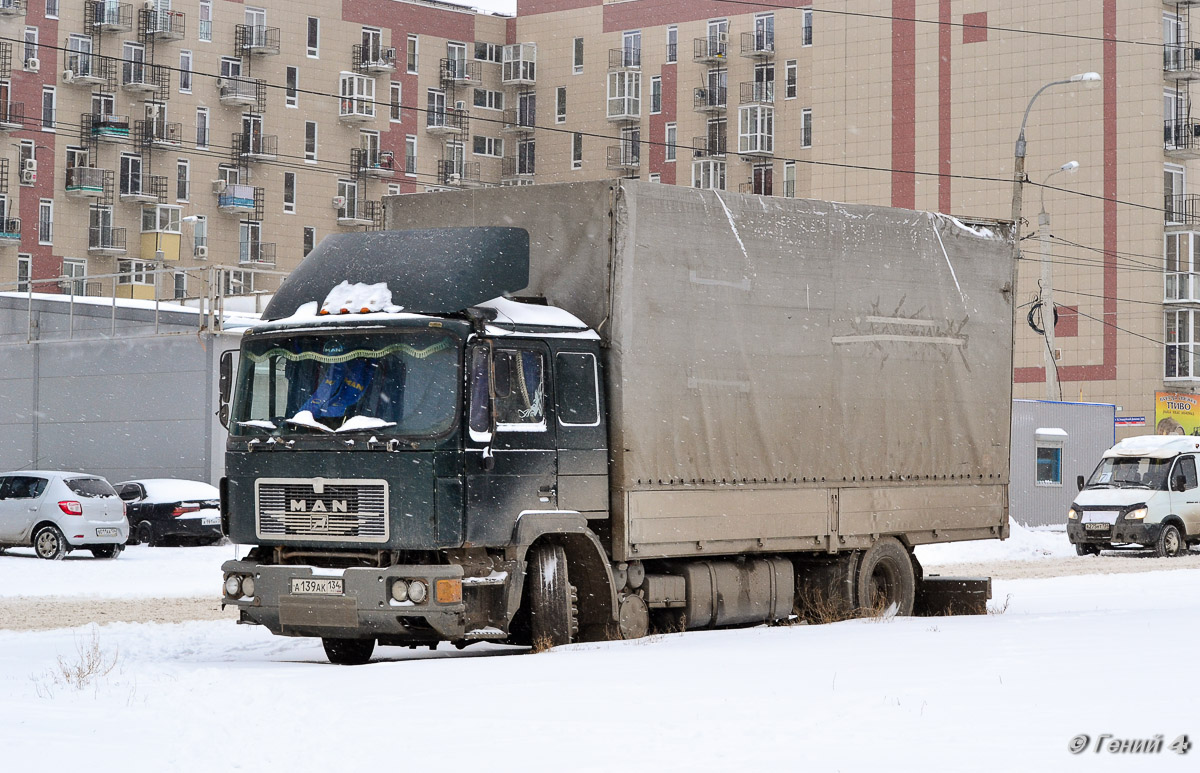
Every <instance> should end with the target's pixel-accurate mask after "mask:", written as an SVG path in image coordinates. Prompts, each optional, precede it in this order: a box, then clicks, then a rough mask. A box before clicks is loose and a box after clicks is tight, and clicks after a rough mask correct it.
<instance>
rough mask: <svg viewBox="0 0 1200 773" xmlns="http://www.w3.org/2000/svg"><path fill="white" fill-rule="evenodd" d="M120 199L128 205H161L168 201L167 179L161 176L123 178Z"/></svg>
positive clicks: (148, 175)
mask: <svg viewBox="0 0 1200 773" xmlns="http://www.w3.org/2000/svg"><path fill="white" fill-rule="evenodd" d="M120 197H121V201H124V202H126V203H128V202H141V203H143V204H161V203H163V202H165V201H166V200H167V178H166V177H163V176H162V175H159V174H141V175H128V176H126V177H122V178H121V192H120Z"/></svg>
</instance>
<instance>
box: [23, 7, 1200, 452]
mask: <svg viewBox="0 0 1200 773" xmlns="http://www.w3.org/2000/svg"><path fill="white" fill-rule="evenodd" d="M1198 4H1200V0H1183V1H1182V2H1171V3H1166V4H1163V3H1160V2H1158V1H1157V0H1051V1H1050V2H1045V1H1044V0H1040V1H1039V0H1012V2H1008V3H1003V4H998V3H992V2H987V1H986V0H957V1H956V2H953V3H952V2H951V1H950V0H861V2H860V1H858V0H856V1H855V2H853V3H851V2H847V1H846V0H776V1H775V2H772V3H767V4H751V3H745V2H731V1H725V0H622V1H619V2H605V1H604V0H519V2H518V6H517V14H516V17H515V18H505V17H499V16H493V15H487V14H480V13H475V12H473V11H471V10H469V9H465V8H459V7H454V6H449V5H445V4H441V3H436V2H423V1H422V0H343V2H340V3H336V4H333V3H327V2H318V1H317V0H298V1H297V2H291V3H287V4H284V3H280V2H277V1H276V0H260V2H258V3H257V4H256V5H254V6H252V5H250V4H243V3H240V2H238V3H235V2H227V1H226V0H150V2H149V3H148V4H147V3H135V4H127V3H113V2H108V0H86V1H84V0H0V133H3V134H6V135H7V136H8V140H9V141H8V143H6V144H5V146H4V148H3V149H2V150H0V195H3V197H4V198H3V201H4V207H5V210H4V211H5V212H6V213H7V215H6V217H5V218H4V224H3V228H0V284H2V283H4V282H10V283H13V282H21V283H22V285H21V286H25V285H24V284H23V283H25V282H28V281H30V280H32V281H33V282H34V283H35V287H36V289H38V290H43V289H53V288H56V287H60V286H61V288H62V290H63V291H74V292H76V293H80V294H84V293H99V294H104V295H107V294H108V293H110V292H113V291H114V290H115V291H116V292H117V293H118V294H123V295H127V296H133V297H153V296H154V295H155V294H156V293H157V294H158V296H159V297H175V296H194V295H196V294H197V293H198V292H199V291H200V290H199V288H197V287H196V286H195V282H196V278H197V277H199V276H201V275H202V274H203V268H204V267H206V266H212V265H222V266H228V267H230V268H231V269H232V272H231V273H227V274H225V276H226V278H225V279H223V280H222V281H223V282H225V283H226V285H227V286H226V287H224V288H223V289H225V290H226V291H229V292H248V291H253V290H255V289H270V282H271V279H270V278H269V277H264V276H263V275H256V274H255V273H254V272H253V271H251V269H255V268H266V267H274V268H277V269H280V270H284V271H286V270H288V269H290V268H292V267H294V266H295V265H296V264H297V263H298V262H299V260H300V259H301V258H302V257H303V255H304V254H305V253H306V251H307V250H308V249H309V248H311V246H312V245H313V244H315V243H316V242H318V241H319V240H320V239H321V238H323V237H324V236H325V235H327V234H329V233H335V232H338V231H343V230H346V229H368V228H377V227H380V226H381V222H380V218H379V214H378V213H379V211H380V206H379V201H380V198H381V197H382V196H384V195H388V194H391V193H412V192H421V191H427V190H439V189H442V188H459V187H470V186H482V185H519V184H533V183H550V182H564V181H573V180H584V179H595V178H600V177H637V178H641V179H648V180H658V181H661V182H662V183H665V184H676V185H689V186H696V187H703V188H715V189H719V190H724V191H730V192H743V193H756V194H761V195H773V196H805V197H816V198H823V199H832V200H842V201H852V202H860V203H873V204H886V205H893V206H899V207H909V208H915V209H931V210H940V211H944V212H950V213H958V214H963V215H969V216H973V217H993V218H1008V217H1009V216H1010V214H1011V203H1012V193H1013V190H1012V184H1011V178H1012V170H1013V152H1014V141H1015V140H1016V137H1017V134H1018V130H1019V128H1020V126H1021V123H1022V119H1023V117H1024V115H1025V111H1026V108H1027V107H1028V106H1029V105H1030V100H1031V98H1033V97H1034V95H1035V94H1038V93H1039V90H1040V89H1042V87H1043V86H1045V85H1046V84H1049V83H1052V82H1057V81H1060V80H1068V79H1069V78H1070V76H1072V75H1075V74H1079V73H1085V72H1096V73H1098V74H1099V79H1098V80H1097V81H1095V82H1092V81H1091V80H1090V79H1089V80H1083V81H1078V82H1068V83H1066V84H1060V85H1056V86H1052V87H1050V88H1048V89H1046V90H1045V91H1044V92H1040V96H1038V97H1037V99H1036V101H1035V102H1034V103H1032V107H1031V109H1030V110H1029V113H1028V121H1027V125H1026V130H1025V135H1026V139H1027V156H1026V171H1027V174H1028V180H1029V182H1028V183H1027V184H1026V185H1025V189H1024V194H1025V195H1024V198H1025V206H1024V208H1023V215H1024V220H1025V221H1026V222H1025V225H1024V227H1023V233H1024V234H1025V235H1026V236H1027V237H1029V238H1027V239H1025V241H1024V242H1023V261H1022V263H1021V279H1020V281H1019V282H1018V286H1017V288H1016V290H1015V292H1016V301H1017V305H1018V306H1019V312H1020V313H1019V317H1020V318H1019V319H1018V320H1017V322H1016V326H1015V328H1014V329H1015V333H1016V340H1017V367H1016V369H1015V390H1014V391H1015V395H1016V396H1018V397H1045V396H1047V394H1048V393H1050V394H1051V395H1052V396H1054V397H1056V398H1057V397H1059V396H1060V395H1061V397H1062V398H1063V399H1067V400H1084V401H1088V400H1094V401H1104V402H1113V403H1115V404H1117V405H1118V406H1120V408H1121V410H1119V411H1118V416H1123V417H1125V418H1126V419H1127V421H1129V422H1130V423H1131V424H1132V426H1130V427H1129V428H1128V429H1126V430H1122V432H1144V431H1147V429H1146V428H1145V427H1139V426H1137V418H1139V417H1142V418H1144V419H1145V421H1146V423H1147V424H1152V423H1153V415H1154V400H1155V393H1156V392H1159V391H1171V392H1192V391H1194V390H1195V387H1196V386H1197V385H1200V375H1197V374H1198V372H1200V275H1198V273H1197V272H1198V271H1200V267H1198V266H1197V263H1198V262H1200V194H1197V193H1192V191H1193V190H1196V188H1195V183H1196V182H1197V179H1198V178H1197V177H1196V167H1195V159H1197V158H1200V120H1198V119H1195V118H1193V117H1192V114H1191V100H1190V87H1191V83H1192V81H1194V80H1200V54H1198V53H1197V52H1198V51H1200V43H1196V42H1194V41H1192V40H1191V38H1192V37H1193V35H1192V33H1191V16H1192V14H1193V13H1194V12H1195V13H1197V14H1200V10H1195V9H1194V7H1195V6H1196V5H1198ZM1198 18H1200V17H1198ZM1069 161H1076V162H1078V164H1079V169H1078V171H1076V172H1075V173H1073V174H1067V173H1066V172H1059V171H1058V170H1060V168H1061V167H1062V166H1063V165H1064V164H1066V163H1067V162H1069ZM30 162H32V165H31V164H30ZM1051 175H1053V176H1051ZM1041 212H1044V213H1045V220H1043V219H1042V218H1041V217H1039V213H1041ZM714 216H715V217H716V216H719V214H718V213H714ZM1043 222H1048V223H1049V224H1050V225H1048V226H1043V225H1042V223H1043ZM1043 236H1045V237H1046V238H1045V239H1042V238H1041V237H1043ZM152 266H168V267H171V268H172V269H173V270H175V273H176V274H178V277H177V278H175V277H172V281H171V282H169V283H168V282H166V281H164V280H163V279H162V278H160V279H158V280H157V285H158V286H157V287H156V286H155V284H156V280H155V279H154V278H153V276H152V275H151V274H149V273H147V271H146V269H148V268H150V267H152ZM239 271H241V272H243V273H240V274H239V273H236V272H239ZM110 274H119V276H117V277H113V278H101V279H95V278H94V277H104V276H105V275H110ZM64 277H65V278H66V280H67V281H61V280H62V279H63V278H64ZM85 277H86V278H85ZM864 281H865V282H871V281H874V278H872V277H869V276H865V277H864ZM168 285H169V286H168ZM1050 288H1053V303H1054V304H1055V305H1056V306H1057V320H1058V321H1057V325H1056V326H1055V327H1054V331H1055V336H1054V343H1053V346H1052V347H1048V339H1047V338H1046V337H1045V335H1044V334H1041V333H1038V332H1037V331H1036V330H1035V328H1040V329H1043V330H1044V328H1045V322H1044V321H1043V320H1042V312H1043V311H1045V312H1046V313H1045V316H1046V317H1047V318H1049V317H1050V313H1049V312H1048V311H1047V309H1048V308H1049V306H1048V301H1049V298H1048V295H1049V293H1048V290H1049V289H1050ZM1031 311H1032V312H1033V313H1032V314H1030V312H1031ZM919 312H920V310H919V309H908V308H899V309H890V308H889V309H880V315H881V317H887V318H891V319H895V320H903V319H905V318H910V317H911V318H915V317H918V316H919ZM896 324H903V323H902V322H897V323H896ZM998 334H1000V333H999V331H998ZM1048 349H1049V353H1047V352H1048ZM1048 367H1049V368H1050V369H1051V370H1052V372H1054V373H1056V374H1057V379H1056V383H1053V384H1051V385H1050V386H1049V387H1048V385H1047V381H1048V379H1047V368H1048ZM869 377H870V374H869V373H866V374H864V378H869Z"/></svg>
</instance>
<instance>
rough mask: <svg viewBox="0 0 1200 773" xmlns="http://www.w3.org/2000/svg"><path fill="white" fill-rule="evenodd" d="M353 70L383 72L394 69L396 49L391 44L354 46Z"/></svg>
mask: <svg viewBox="0 0 1200 773" xmlns="http://www.w3.org/2000/svg"><path fill="white" fill-rule="evenodd" d="M352 59H353V63H354V71H355V72H361V73H385V72H395V71H396V49H395V48H393V47H392V46H387V47H381V46H364V45H362V44H361V43H359V44H358V45H356V46H354V49H353V52H352Z"/></svg>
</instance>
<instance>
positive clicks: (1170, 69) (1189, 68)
mask: <svg viewBox="0 0 1200 773" xmlns="http://www.w3.org/2000/svg"><path fill="white" fill-rule="evenodd" d="M1163 76H1164V77H1165V78H1166V79H1167V80H1172V81H1193V80H1196V79H1198V78H1200V44H1196V43H1191V42H1188V43H1173V44H1170V45H1166V46H1163Z"/></svg>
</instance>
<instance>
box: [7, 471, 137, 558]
mask: <svg viewBox="0 0 1200 773" xmlns="http://www.w3.org/2000/svg"><path fill="white" fill-rule="evenodd" d="M128 538H129V521H128V520H126V518H125V504H124V503H123V502H122V501H121V498H120V497H118V496H117V492H116V491H114V490H113V487H112V486H110V485H109V484H108V481H106V480H105V479H104V478H101V477H98V476H96V475H85V474H83V473H77V472H55V471H46V470H20V471H17V472H4V473H0V548H6V547H25V546H32V547H33V550H34V552H35V553H37V555H38V557H39V558H48V559H52V560H53V559H60V558H62V557H63V556H65V555H66V554H67V553H69V552H70V551H72V550H77V549H80V548H82V549H84V550H90V551H92V555H94V556H95V557H96V558H116V557H117V556H118V555H120V553H121V550H123V549H124V547H125V540H126V539H128Z"/></svg>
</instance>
